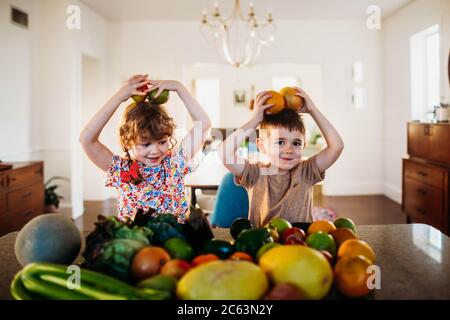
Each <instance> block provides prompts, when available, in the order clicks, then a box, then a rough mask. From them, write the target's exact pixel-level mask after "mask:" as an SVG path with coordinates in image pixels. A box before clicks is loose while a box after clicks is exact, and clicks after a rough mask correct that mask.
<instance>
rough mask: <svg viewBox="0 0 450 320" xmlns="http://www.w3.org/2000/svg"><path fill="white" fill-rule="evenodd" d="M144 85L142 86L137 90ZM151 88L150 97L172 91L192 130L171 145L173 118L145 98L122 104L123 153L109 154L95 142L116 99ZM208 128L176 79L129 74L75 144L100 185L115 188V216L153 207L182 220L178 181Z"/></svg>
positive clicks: (129, 216)
mask: <svg viewBox="0 0 450 320" xmlns="http://www.w3.org/2000/svg"><path fill="white" fill-rule="evenodd" d="M147 85H148V89H146V90H145V91H140V90H142V89H141V87H145V86H147ZM138 88H139V90H138ZM154 89H157V93H156V95H155V97H158V96H159V95H160V94H161V92H162V91H163V90H169V91H175V92H176V93H177V94H178V96H179V97H180V98H181V100H182V101H183V103H184V105H185V106H186V108H187V110H188V112H189V114H190V116H191V118H192V121H193V123H194V128H192V129H191V131H189V132H188V134H187V135H186V136H185V137H184V139H183V140H182V141H181V143H180V144H177V143H176V141H175V139H174V138H173V131H174V128H175V125H174V123H173V119H172V118H171V117H169V115H168V114H167V113H166V111H165V110H164V108H163V107H162V106H160V105H154V104H150V103H149V102H148V101H144V102H141V103H132V104H130V105H129V106H128V107H127V108H126V110H125V112H124V114H123V117H122V123H121V126H120V129H119V135H120V144H121V146H122V149H123V151H124V153H125V156H124V157H120V156H118V155H113V154H112V152H111V151H110V150H109V149H108V148H107V147H106V146H105V145H103V144H102V143H101V142H100V141H99V140H98V139H99V136H100V133H101V132H102V130H103V128H104V127H105V125H106V123H107V122H108V121H109V119H110V118H111V116H112V115H113V114H114V112H115V111H116V110H117V108H118V107H119V105H120V104H121V103H122V102H125V101H126V100H128V99H129V98H130V97H131V96H135V95H139V96H145V95H147V94H148V92H150V91H152V90H154ZM210 126H211V124H210V120H209V117H208V115H207V114H206V112H205V111H204V110H203V108H202V107H201V106H200V104H199V103H198V102H197V101H196V100H195V99H194V98H193V97H192V96H191V95H190V94H189V92H188V90H187V89H186V88H185V87H184V86H183V85H182V84H181V83H179V82H177V81H173V80H161V81H154V80H150V79H148V75H135V76H133V77H131V78H130V79H129V80H128V81H126V82H125V84H124V85H123V86H122V88H120V89H119V91H117V93H116V94H115V95H114V96H112V97H111V98H110V99H109V100H108V101H107V102H106V104H105V105H104V106H103V107H102V108H101V109H100V110H99V111H98V112H97V113H96V114H95V115H94V117H93V118H92V119H91V120H90V121H89V123H88V124H87V125H86V127H85V128H84V129H83V131H82V132H81V134H80V142H81V145H82V146H83V149H84V151H85V152H86V155H87V156H88V157H89V159H90V160H91V161H92V162H93V163H94V164H95V165H97V166H98V167H99V168H100V169H102V170H103V171H105V172H106V173H107V178H106V183H105V185H106V186H107V187H115V188H116V189H117V190H118V202H117V206H118V210H119V219H121V220H123V221H126V220H128V219H134V216H135V214H136V211H137V209H143V210H144V211H146V210H149V209H150V208H153V209H155V210H156V214H158V213H173V214H174V215H175V216H176V217H177V219H178V221H179V222H183V221H184V219H185V218H186V213H187V211H188V205H187V202H186V197H185V192H184V182H183V179H184V176H185V175H186V174H187V173H188V172H190V166H189V165H188V162H189V161H190V160H191V159H192V158H193V157H194V155H195V153H196V152H197V151H198V150H200V149H201V147H202V145H203V142H204V141H205V138H206V135H207V132H208V130H209V128H210Z"/></svg>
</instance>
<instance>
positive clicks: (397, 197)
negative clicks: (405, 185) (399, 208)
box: [383, 184, 402, 204]
mask: <svg viewBox="0 0 450 320" xmlns="http://www.w3.org/2000/svg"><path fill="white" fill-rule="evenodd" d="M383 193H384V195H385V196H386V197H388V198H389V199H391V200H392V201H395V202H397V203H400V204H401V203H402V189H400V188H397V187H394V186H392V185H390V184H385V185H384V192H383Z"/></svg>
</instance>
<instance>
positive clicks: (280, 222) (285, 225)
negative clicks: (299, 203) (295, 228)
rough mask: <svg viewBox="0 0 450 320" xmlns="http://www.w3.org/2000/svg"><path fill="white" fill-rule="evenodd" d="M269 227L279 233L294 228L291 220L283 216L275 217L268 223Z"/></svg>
mask: <svg viewBox="0 0 450 320" xmlns="http://www.w3.org/2000/svg"><path fill="white" fill-rule="evenodd" d="M268 227H269V228H272V229H275V230H277V232H278V234H279V235H280V234H283V232H284V230H286V229H289V228H292V225H291V223H290V222H289V221H287V220H286V219H283V218H273V219H272V220H270V222H269V224H268Z"/></svg>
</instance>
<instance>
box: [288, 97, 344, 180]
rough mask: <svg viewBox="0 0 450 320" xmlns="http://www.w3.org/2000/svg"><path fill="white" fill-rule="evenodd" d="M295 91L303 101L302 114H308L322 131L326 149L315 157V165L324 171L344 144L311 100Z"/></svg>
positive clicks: (336, 156) (337, 155)
mask: <svg viewBox="0 0 450 320" xmlns="http://www.w3.org/2000/svg"><path fill="white" fill-rule="evenodd" d="M296 89H297V92H298V93H297V95H298V96H300V97H302V98H303V99H304V100H305V103H304V105H303V107H302V109H301V110H300V112H302V113H309V114H310V115H311V117H312V118H313V119H314V121H315V122H316V123H317V125H318V127H319V129H320V131H322V133H323V136H324V138H325V141H326V142H327V147H326V148H325V149H323V150H322V151H321V152H319V154H318V155H317V156H316V164H317V167H318V168H319V170H320V172H323V171H325V170H326V169H328V168H329V167H331V165H332V164H333V163H334V162H335V161H336V160H337V159H338V158H339V156H340V155H341V153H342V150H343V149H344V142H343V141H342V138H341V136H340V135H339V133H338V132H337V131H336V129H335V128H334V127H333V125H332V124H331V123H330V122H329V121H328V119H327V118H325V116H324V115H323V114H322V113H321V112H320V111H319V109H317V107H316V106H315V105H314V102H313V101H312V100H311V98H310V97H309V96H308V95H307V94H306V92H305V91H303V90H302V89H301V88H296Z"/></svg>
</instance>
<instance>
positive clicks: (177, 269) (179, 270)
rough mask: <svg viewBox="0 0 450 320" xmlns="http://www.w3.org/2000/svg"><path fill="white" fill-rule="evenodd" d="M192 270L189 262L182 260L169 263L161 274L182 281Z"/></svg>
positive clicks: (164, 266)
mask: <svg viewBox="0 0 450 320" xmlns="http://www.w3.org/2000/svg"><path fill="white" fill-rule="evenodd" d="M190 269H191V265H190V264H189V262H187V261H185V260H181V259H173V260H170V261H167V262H166V263H165V264H164V265H163V267H162V268H161V271H160V274H162V275H167V276H173V277H175V278H177V279H180V278H181V277H182V276H183V275H184V274H185V273H186V272H188V271H189V270H190Z"/></svg>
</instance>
